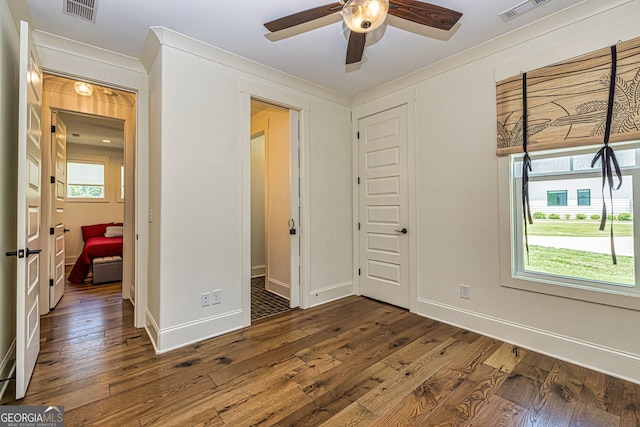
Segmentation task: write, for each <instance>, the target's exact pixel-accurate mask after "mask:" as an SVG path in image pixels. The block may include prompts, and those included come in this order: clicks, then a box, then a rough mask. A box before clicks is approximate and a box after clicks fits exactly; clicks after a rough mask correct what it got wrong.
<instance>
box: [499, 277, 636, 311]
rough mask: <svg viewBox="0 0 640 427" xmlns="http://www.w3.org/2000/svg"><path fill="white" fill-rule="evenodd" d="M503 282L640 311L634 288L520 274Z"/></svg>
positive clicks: (507, 285)
mask: <svg viewBox="0 0 640 427" xmlns="http://www.w3.org/2000/svg"><path fill="white" fill-rule="evenodd" d="M501 282H502V283H501V284H502V286H504V287H507V288H513V289H520V290H523V291H529V292H536V293H539V294H545V295H553V296H556V297H562V298H569V299H574V300H579V301H586V302H592V303H596V304H603V305H609V306H613V307H619V308H626V309H629V310H636V311H640V294H638V293H636V292H634V290H635V289H634V288H624V287H621V288H622V289H620V290H617V289H615V290H614V289H604V288H597V287H591V286H589V285H580V284H576V283H566V282H559V281H554V280H553V279H552V277H550V278H549V279H541V278H539V277H528V276H525V275H519V274H515V275H513V276H512V277H510V278H506V280H505V279H504V278H503V280H502V281H501Z"/></svg>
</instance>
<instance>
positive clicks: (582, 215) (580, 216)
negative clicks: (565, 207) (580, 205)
mask: <svg viewBox="0 0 640 427" xmlns="http://www.w3.org/2000/svg"><path fill="white" fill-rule="evenodd" d="M576 219H587V216H586V215H585V214H576Z"/></svg>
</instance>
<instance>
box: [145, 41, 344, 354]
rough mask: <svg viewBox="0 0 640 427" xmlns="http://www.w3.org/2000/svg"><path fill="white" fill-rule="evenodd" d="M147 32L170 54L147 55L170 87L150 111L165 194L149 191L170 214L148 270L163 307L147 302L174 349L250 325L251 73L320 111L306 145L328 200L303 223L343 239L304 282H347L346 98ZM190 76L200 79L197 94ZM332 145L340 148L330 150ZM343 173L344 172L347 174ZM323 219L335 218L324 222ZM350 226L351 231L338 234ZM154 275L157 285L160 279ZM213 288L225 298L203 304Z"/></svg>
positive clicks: (321, 197) (316, 189) (161, 336)
mask: <svg viewBox="0 0 640 427" xmlns="http://www.w3.org/2000/svg"><path fill="white" fill-rule="evenodd" d="M150 39H152V41H150V42H148V43H147V48H151V49H152V50H153V49H159V50H156V52H158V51H159V52H160V53H161V58H159V57H157V56H156V55H155V53H154V54H149V53H148V52H147V53H145V54H144V55H143V57H144V58H145V63H146V64H147V67H148V69H149V70H150V74H149V78H150V87H151V88H152V92H151V96H152V99H153V98H154V97H155V96H158V95H156V94H154V92H158V94H160V93H161V95H162V100H161V101H162V103H161V106H158V105H154V106H153V107H152V111H157V113H158V115H157V116H156V114H155V113H152V122H151V128H152V132H151V147H152V148H153V149H154V150H156V149H157V150H158V151H159V152H160V156H159V159H158V160H159V163H160V167H159V168H158V167H157V166H155V165H154V166H153V169H154V170H159V171H160V174H161V175H160V177H159V179H152V180H151V186H152V190H151V193H154V192H157V195H154V196H152V197H150V200H151V205H150V206H158V209H159V212H157V213H156V212H155V211H154V215H155V216H156V217H157V216H158V215H160V216H161V217H162V221H161V223H160V225H159V227H158V229H156V228H155V227H153V226H152V227H151V230H150V232H151V235H152V236H151V241H152V242H157V244H158V248H157V250H158V252H159V257H158V263H156V261H155V260H154V261H153V262H150V269H151V270H156V271H159V273H156V272H153V273H150V277H151V276H153V278H154V279H153V280H156V277H157V280H158V282H159V283H158V286H157V290H158V292H159V296H158V300H159V305H160V307H159V312H158V313H157V314H156V313H150V315H151V316H152V317H153V319H152V320H151V321H152V322H155V324H157V327H158V330H157V331H155V332H154V334H155V335H156V336H155V338H154V340H155V342H156V345H157V348H158V349H159V350H160V351H166V350H169V349H171V348H174V347H177V346H181V345H184V344H186V343H188V342H191V341H196V340H200V339H204V338H206V337H209V336H213V335H217V334H220V333H223V332H226V331H228V330H232V329H236V328H239V327H241V326H242V316H243V312H242V306H243V304H242V301H243V299H242V298H243V290H242V286H241V284H242V275H243V271H242V262H243V261H242V257H243V246H242V245H243V230H242V218H243V214H242V206H243V168H244V167H245V166H244V165H243V157H242V156H243V143H244V144H249V138H247V141H243V140H242V136H243V135H244V134H245V130H244V129H243V127H242V122H243V118H242V117H243V103H242V100H243V97H242V93H241V91H240V87H241V82H242V81H243V80H253V81H257V82H259V83H260V84H262V85H266V86H270V87H276V88H278V89H279V90H281V91H283V92H287V93H293V94H294V95H295V96H297V97H299V98H302V99H305V100H307V102H308V103H309V105H310V110H311V111H313V117H311V118H310V123H311V129H310V130H309V141H308V144H309V146H311V147H313V150H315V152H316V153H318V154H317V160H316V157H315V156H314V155H313V153H311V154H309V156H310V159H309V168H310V171H309V172H308V173H309V174H310V176H308V177H307V179H309V180H310V186H311V190H310V191H309V195H310V197H311V198H312V199H316V198H317V202H316V203H317V204H318V205H317V206H322V207H323V210H322V211H318V212H315V211H314V209H313V205H311V207H310V210H311V212H310V217H311V223H310V224H306V226H307V227H308V228H309V230H310V233H311V234H312V235H313V234H314V233H316V234H317V235H323V234H324V235H326V236H327V237H326V238H327V239H330V240H332V241H333V242H335V246H334V247H333V248H332V251H331V252H330V253H328V254H324V256H319V257H318V259H319V260H320V264H316V265H315V267H318V271H314V266H311V277H312V279H311V281H310V282H311V283H307V284H306V285H305V286H306V289H307V290H309V289H318V288H326V287H330V286H333V285H336V284H340V283H350V282H351V278H352V271H351V270H352V269H351V262H350V261H347V262H345V261H344V260H343V259H341V258H340V255H341V254H344V253H347V254H350V251H351V233H350V230H351V214H350V210H351V209H350V206H351V195H350V187H349V183H350V172H349V171H350V164H351V157H350V131H349V128H350V122H349V120H350V118H349V108H348V107H346V106H345V105H343V104H340V103H339V102H340V100H342V99H343V98H342V97H340V96H337V95H334V94H331V93H328V91H324V90H321V89H318V88H316V87H312V86H311V85H309V84H307V83H304V82H301V81H297V80H295V79H292V78H290V77H288V76H285V75H283V74H280V73H275V72H273V70H270V69H267V68H266V67H262V66H257V65H255V64H253V63H250V62H249V61H245V60H242V59H240V58H238V57H235V56H232V55H228V54H226V53H223V52H220V51H218V50H217V49H215V48H213V47H210V46H207V45H204V44H202V43H199V42H196V41H194V40H192V39H187V38H185V37H182V36H180V35H178V34H176V33H172V32H170V31H168V30H165V29H154V33H153V34H151V35H150ZM153 39H156V40H157V41H158V42H159V44H160V46H158V42H155V41H153ZM193 82H198V91H197V93H194V91H193V85H192V83H193ZM306 90H308V91H310V92H313V93H309V92H305V91H306ZM326 98H335V99H336V100H335V101H334V100H331V99H326ZM156 101H158V100H156ZM156 101H152V104H156ZM185 106H189V107H190V108H188V109H187V108H185ZM245 113H246V114H248V112H245ZM249 133H250V129H246V134H247V135H248V134H249ZM333 150H337V151H338V153H334V152H331V153H328V151H333ZM340 152H341V153H342V154H343V155H345V156H346V159H342V158H341V157H338V158H340V159H341V161H340V162H337V164H332V165H331V167H330V168H325V166H328V165H327V164H326V161H325V159H326V158H327V157H331V156H333V155H336V156H339V153H340ZM247 153H248V151H247ZM154 156H155V154H154ZM154 162H155V160H152V163H154ZM343 165H344V167H345V169H344V170H342V169H341V167H342V166H343ZM247 176H249V175H248V174H247ZM335 176H337V178H335ZM341 177H342V178H344V181H342V182H338V181H340V178H341ZM328 185H333V187H329V188H327V186H328ZM328 194H331V196H329V197H327V195H328ZM340 202H341V204H340ZM327 205H329V206H330V208H326V209H324V207H325V206H327ZM345 213H346V215H345ZM323 215H324V216H325V218H324V220H323V221H321V222H320V223H316V218H321V217H322V216H323ZM324 224H331V226H330V227H328V228H322V227H323V225H324ZM303 226H304V225H303ZM345 229H346V230H349V231H348V232H346V233H344V234H341V235H338V233H339V232H340V230H345ZM156 233H157V235H156V236H153V235H154V234H156ZM318 241H319V242H321V240H320V239H318ZM247 244H249V242H247ZM307 244H308V245H310V249H309V250H310V251H311V253H315V252H316V251H317V249H320V250H321V249H322V248H321V247H319V246H317V245H316V241H315V240H314V239H313V236H312V238H311V239H310V240H309V242H308V243H307ZM317 252H318V253H319V252H320V251H319V250H318V251H317ZM348 256H350V255H348ZM307 268H309V266H307ZM325 271H326V272H330V274H327V273H325ZM150 286H151V287H153V288H154V291H153V292H155V291H156V290H155V289H156V285H155V284H151V285H150ZM214 289H220V290H221V291H222V302H221V304H219V305H214V306H209V307H200V294H201V293H203V292H207V291H211V290H214ZM350 292H353V290H352V287H351V288H350V289H348V290H347V293H350ZM150 311H151V310H150Z"/></svg>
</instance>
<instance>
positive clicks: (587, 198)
mask: <svg viewBox="0 0 640 427" xmlns="http://www.w3.org/2000/svg"><path fill="white" fill-rule="evenodd" d="M578 206H591V189H588V188H587V189H582V190H578Z"/></svg>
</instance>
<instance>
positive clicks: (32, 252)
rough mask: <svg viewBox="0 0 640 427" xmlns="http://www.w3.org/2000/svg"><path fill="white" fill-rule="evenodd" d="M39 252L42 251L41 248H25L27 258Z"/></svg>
mask: <svg viewBox="0 0 640 427" xmlns="http://www.w3.org/2000/svg"><path fill="white" fill-rule="evenodd" d="M40 252H42V249H34V250H31V249H29V248H27V258H28V257H29V256H30V255H32V254H39V253H40Z"/></svg>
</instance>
